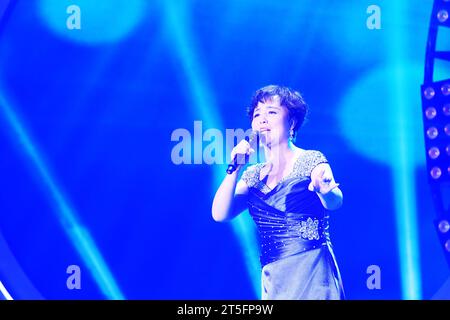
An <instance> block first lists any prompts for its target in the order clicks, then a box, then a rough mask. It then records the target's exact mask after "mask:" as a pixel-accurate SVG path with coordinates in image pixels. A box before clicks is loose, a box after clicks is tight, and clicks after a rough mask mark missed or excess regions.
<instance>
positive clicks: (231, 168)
mask: <svg viewBox="0 0 450 320" xmlns="http://www.w3.org/2000/svg"><path fill="white" fill-rule="evenodd" d="M257 136H258V131H255V130H252V132H251V133H250V135H249V136H248V137H245V140H246V141H247V142H248V143H249V144H250V145H251V144H252V143H253V141H254V140H255V138H256V137H257ZM237 157H238V155H237V154H235V155H234V158H233V160H232V161H231V162H230V163H229V164H228V168H227V173H228V174H232V173H233V172H234V171H236V169H237V166H238V165H239V164H238V161H237Z"/></svg>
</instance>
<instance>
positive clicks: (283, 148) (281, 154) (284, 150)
mask: <svg viewBox="0 0 450 320" xmlns="http://www.w3.org/2000/svg"><path fill="white" fill-rule="evenodd" d="M297 149H298V148H297V147H296V146H295V145H294V144H293V143H292V141H290V140H287V141H285V142H282V143H278V144H276V145H270V146H265V147H264V154H265V158H266V162H267V163H268V164H270V165H271V166H272V167H273V168H278V167H284V166H285V164H286V162H288V161H289V160H290V159H291V158H292V156H294V154H295V152H296V150H297Z"/></svg>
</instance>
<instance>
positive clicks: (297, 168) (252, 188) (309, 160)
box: [242, 150, 329, 266]
mask: <svg viewBox="0 0 450 320" xmlns="http://www.w3.org/2000/svg"><path fill="white" fill-rule="evenodd" d="M325 162H327V159H326V158H325V156H324V155H323V154H322V153H321V152H319V151H314V150H307V151H304V152H302V153H301V154H300V156H299V157H298V158H297V159H296V161H295V163H294V167H293V170H292V172H291V173H290V174H289V175H288V176H286V177H285V178H283V179H282V180H281V181H280V182H279V183H278V184H277V185H276V186H275V187H274V188H273V189H270V188H269V187H268V186H267V185H266V184H265V183H264V182H263V181H261V180H260V172H261V169H262V168H263V166H264V164H262V163H258V164H255V165H252V166H249V167H248V168H247V169H246V170H245V171H244V173H243V175H242V180H243V181H245V182H246V183H247V186H248V187H249V197H248V208H249V212H250V214H251V216H252V218H253V220H254V221H255V223H256V225H257V228H258V231H259V235H260V244H261V256H260V259H261V264H262V265H263V266H264V265H266V264H268V263H270V262H273V261H276V260H279V259H281V258H284V257H288V256H291V255H294V254H297V253H300V252H304V251H307V250H311V249H314V248H318V247H320V246H322V245H326V244H327V243H328V242H329V234H328V215H327V212H326V210H325V208H324V207H323V206H322V203H321V202H320V199H319V197H318V196H317V194H316V193H315V192H311V191H309V190H308V185H309V183H310V182H311V171H312V170H313V169H314V167H316V166H317V165H318V164H320V163H325Z"/></svg>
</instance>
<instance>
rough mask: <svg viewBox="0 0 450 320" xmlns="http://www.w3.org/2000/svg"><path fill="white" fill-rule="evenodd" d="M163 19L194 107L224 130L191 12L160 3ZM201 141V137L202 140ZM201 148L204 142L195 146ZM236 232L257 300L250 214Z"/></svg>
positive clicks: (218, 177) (219, 171)
mask: <svg viewBox="0 0 450 320" xmlns="http://www.w3.org/2000/svg"><path fill="white" fill-rule="evenodd" d="M161 5H162V8H161V9H162V11H163V16H164V22H165V27H166V29H167V31H168V33H169V34H170V36H171V40H172V43H173V44H174V50H173V52H174V54H176V55H177V56H176V58H177V59H179V60H180V61H181V66H182V68H183V72H184V75H185V76H186V78H187V85H188V89H187V90H188V91H189V92H190V93H191V94H192V100H193V105H194V106H195V108H196V111H197V112H198V114H199V115H200V117H201V119H203V123H204V124H206V125H205V127H206V126H207V127H212V128H224V126H223V124H222V121H221V120H220V116H219V115H218V114H217V112H216V111H215V110H218V108H217V104H216V103H215V99H214V97H213V95H212V94H211V92H213V90H212V89H211V88H210V86H209V84H208V81H207V78H208V77H207V75H206V71H205V70H204V68H203V67H202V65H201V64H200V63H199V60H200V59H199V55H198V53H197V52H195V46H193V44H195V43H196V42H195V39H194V38H193V37H192V36H191V32H190V31H189V25H190V23H189V17H188V15H187V13H188V10H187V9H186V8H185V7H184V5H186V3H184V2H180V3H174V2H172V1H163V2H162V3H161ZM199 138H200V139H202V138H201V137H199ZM195 143H196V144H200V145H201V144H202V141H197V142H195ZM224 173H225V166H217V165H216V166H214V181H215V183H214V185H219V184H220V183H221V182H222V180H223V177H224ZM231 224H232V227H233V231H234V232H235V234H236V236H237V237H238V239H239V243H240V246H241V247H242V250H243V253H244V258H245V259H244V260H245V263H246V266H247V270H248V273H249V277H250V280H251V283H252V285H253V289H254V291H255V294H256V296H258V297H259V296H260V294H261V281H260V280H261V275H260V264H259V260H258V252H259V251H258V244H257V239H256V236H255V233H254V228H253V227H252V224H253V221H252V220H251V217H250V216H249V215H248V214H241V215H239V216H238V217H236V218H235V219H234V220H233V221H232V222H231Z"/></svg>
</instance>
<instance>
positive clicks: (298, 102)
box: [247, 85, 308, 136]
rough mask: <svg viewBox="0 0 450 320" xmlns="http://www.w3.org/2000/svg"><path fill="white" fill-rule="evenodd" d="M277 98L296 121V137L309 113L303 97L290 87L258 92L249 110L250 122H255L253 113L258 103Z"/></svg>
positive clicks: (276, 87)
mask: <svg viewBox="0 0 450 320" xmlns="http://www.w3.org/2000/svg"><path fill="white" fill-rule="evenodd" d="M275 96H278V97H279V98H280V105H282V106H284V107H286V108H287V109H288V112H289V119H290V120H296V124H295V127H294V136H295V135H296V134H297V130H298V129H300V127H301V126H302V124H303V123H304V121H305V118H306V115H307V113H308V106H307V105H306V103H305V100H303V97H302V95H301V94H300V93H299V92H298V91H295V90H292V89H291V88H289V87H283V86H278V85H269V86H265V87H263V88H261V89H258V90H256V92H255V94H254V95H253V97H252V101H251V104H250V106H249V107H248V110H247V112H248V116H249V118H250V122H251V121H253V111H254V110H255V108H256V106H257V105H258V102H266V101H267V100H271V99H272V98H273V97H275Z"/></svg>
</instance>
